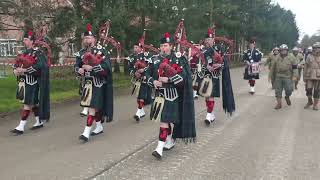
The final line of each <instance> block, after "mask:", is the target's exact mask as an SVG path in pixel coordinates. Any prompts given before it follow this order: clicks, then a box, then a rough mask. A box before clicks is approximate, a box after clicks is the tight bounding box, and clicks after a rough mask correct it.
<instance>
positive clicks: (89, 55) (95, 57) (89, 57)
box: [82, 49, 104, 66]
mask: <svg viewBox="0 0 320 180" xmlns="http://www.w3.org/2000/svg"><path fill="white" fill-rule="evenodd" d="M103 59H104V57H103V56H102V54H98V53H94V52H92V51H91V49H89V51H87V52H86V53H84V55H83V59H82V62H83V64H84V65H90V66H97V65H99V64H101V62H102V61H103Z"/></svg>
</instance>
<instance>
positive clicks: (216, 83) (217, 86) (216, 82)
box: [210, 78, 220, 97]
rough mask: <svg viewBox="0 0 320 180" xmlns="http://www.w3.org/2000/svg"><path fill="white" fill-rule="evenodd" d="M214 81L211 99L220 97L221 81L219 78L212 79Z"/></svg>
mask: <svg viewBox="0 0 320 180" xmlns="http://www.w3.org/2000/svg"><path fill="white" fill-rule="evenodd" d="M211 79H212V84H213V87H212V93H211V96H210V97H220V79H219V78H211Z"/></svg>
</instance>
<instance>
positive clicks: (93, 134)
mask: <svg viewBox="0 0 320 180" xmlns="http://www.w3.org/2000/svg"><path fill="white" fill-rule="evenodd" d="M102 133H103V131H100V132H98V133H95V132H91V133H90V135H91V136H96V135H99V134H102Z"/></svg>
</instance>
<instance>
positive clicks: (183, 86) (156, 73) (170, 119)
mask: <svg viewBox="0 0 320 180" xmlns="http://www.w3.org/2000/svg"><path fill="white" fill-rule="evenodd" d="M173 43H174V41H173V38H172V37H171V36H170V34H169V33H164V35H163V37H162V38H161V40H160V51H161V52H160V54H158V55H155V56H153V58H152V60H153V71H152V72H150V73H148V75H147V76H148V80H147V83H148V85H149V86H151V87H153V88H155V99H154V102H153V104H152V107H151V112H150V118H151V119H152V120H155V121H160V131H159V141H158V145H157V148H156V149H155V150H154V151H153V153H152V155H153V156H154V157H156V158H157V159H161V157H162V153H163V149H165V150H170V149H172V148H173V147H174V145H175V141H174V139H177V138H178V139H183V140H184V141H185V142H192V141H194V140H195V138H196V129H195V109H194V100H193V93H192V82H191V70H190V67H189V65H188V62H187V59H186V58H185V57H184V56H181V53H175V52H174V51H173V45H174V44H173Z"/></svg>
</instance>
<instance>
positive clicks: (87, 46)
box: [74, 24, 95, 116]
mask: <svg viewBox="0 0 320 180" xmlns="http://www.w3.org/2000/svg"><path fill="white" fill-rule="evenodd" d="M88 29H90V32H91V25H90V24H87V31H86V32H85V33H84V34H83V37H82V45H83V46H84V47H83V48H82V49H81V50H80V51H79V52H77V53H75V56H76V63H75V65H74V68H75V72H77V71H76V69H79V68H81V66H80V65H82V59H83V55H84V54H85V53H86V52H88V51H90V50H91V48H93V47H94V46H95V41H92V40H91V39H92V38H91V36H93V34H89V33H88V32H89V30H88ZM78 75H79V74H78ZM79 79H80V84H79V94H80V95H81V94H82V90H83V86H84V76H79ZM87 115H88V107H83V110H82V111H81V112H80V116H87Z"/></svg>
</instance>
